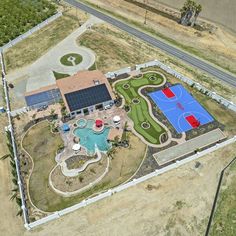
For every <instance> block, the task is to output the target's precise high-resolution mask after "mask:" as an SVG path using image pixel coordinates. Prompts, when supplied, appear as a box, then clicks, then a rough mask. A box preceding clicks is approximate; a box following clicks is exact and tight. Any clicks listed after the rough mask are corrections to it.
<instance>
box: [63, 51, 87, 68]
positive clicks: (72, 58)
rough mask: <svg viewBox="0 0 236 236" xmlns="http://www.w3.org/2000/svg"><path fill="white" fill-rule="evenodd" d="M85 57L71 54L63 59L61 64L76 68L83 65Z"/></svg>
mask: <svg viewBox="0 0 236 236" xmlns="http://www.w3.org/2000/svg"><path fill="white" fill-rule="evenodd" d="M82 60H83V57H82V56H81V55H80V54H78V53H69V54H66V55H64V56H63V57H61V59H60V62H61V64H62V65H64V66H76V65H78V64H79V63H81V62H82Z"/></svg>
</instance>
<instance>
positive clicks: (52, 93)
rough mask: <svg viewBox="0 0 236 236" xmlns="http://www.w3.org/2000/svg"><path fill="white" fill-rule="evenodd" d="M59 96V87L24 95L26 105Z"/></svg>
mask: <svg viewBox="0 0 236 236" xmlns="http://www.w3.org/2000/svg"><path fill="white" fill-rule="evenodd" d="M59 97H60V91H59V89H52V90H48V91H44V92H41V93H37V94H32V95H29V96H26V97H25V100H26V103H27V106H34V105H36V104H39V103H43V102H48V101H51V100H54V99H58V98H59Z"/></svg>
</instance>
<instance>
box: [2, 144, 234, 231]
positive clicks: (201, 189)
mask: <svg viewBox="0 0 236 236" xmlns="http://www.w3.org/2000/svg"><path fill="white" fill-rule="evenodd" d="M235 148H236V145H235V144H234V145H231V146H228V147H226V148H224V149H222V150H219V151H217V152H215V153H212V154H210V155H208V156H205V157H203V158H201V159H200V162H201V166H200V167H199V168H198V169H196V168H195V167H194V165H195V163H193V162H192V163H189V164H187V165H185V166H182V167H180V168H178V169H176V170H173V171H171V172H168V173H166V174H164V175H162V176H158V177H155V178H153V179H151V180H149V181H146V182H144V183H142V184H139V185H137V186H135V187H133V188H130V189H128V190H126V191H123V192H121V193H118V194H115V195H114V196H113V197H111V198H108V199H105V200H102V201H100V202H98V203H97V204H93V205H90V206H88V207H86V208H83V209H81V210H78V211H76V212H74V213H72V214H69V215H68V216H65V217H63V218H61V219H59V220H57V221H54V222H51V223H49V224H47V225H44V226H41V227H39V228H37V229H35V230H33V231H31V232H26V231H25V230H24V229H23V227H22V225H21V224H22V222H21V220H20V219H19V218H16V217H15V215H14V214H15V212H16V210H15V209H14V204H12V203H11V202H10V201H9V200H8V198H9V187H10V186H9V178H6V176H8V172H7V170H6V169H5V170H6V171H5V172H3V171H2V169H4V168H6V166H7V165H6V162H0V167H1V172H0V179H1V182H3V183H4V184H3V183H1V186H3V188H1V190H0V197H1V199H2V200H4V207H3V206H1V213H0V214H1V218H2V219H3V220H2V221H1V224H0V230H1V232H4V235H12V236H16V235H30V236H33V235H45V236H46V235H49V232H50V235H52V236H53V235H78V233H80V234H81V235H86V236H87V235H96V236H98V235H103V236H104V235H137V236H138V235H142V236H143V235H148V236H150V235H202V234H203V232H204V230H205V226H206V222H207V217H208V216H209V211H210V209H211V206H212V201H213V197H214V194H215V189H216V185H217V180H218V176H219V175H218V174H219V171H220V170H221V169H222V167H223V166H224V165H225V164H226V163H227V162H228V161H229V160H230V159H231V158H232V157H233V156H234V150H235ZM209 167H210V168H209ZM3 179H4V181H2V180H3ZM2 202H3V201H2Z"/></svg>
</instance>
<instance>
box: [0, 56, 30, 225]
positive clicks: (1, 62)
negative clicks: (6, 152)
mask: <svg viewBox="0 0 236 236" xmlns="http://www.w3.org/2000/svg"><path fill="white" fill-rule="evenodd" d="M0 64H1V68H2V84H3V89H4V95H5V99H6V111H7V117H8V124H9V125H8V130H9V131H10V133H11V142H12V148H13V153H14V161H15V164H16V173H17V183H18V186H19V192H20V198H21V204H22V205H21V209H22V212H23V219H24V225H25V227H26V228H27V229H29V227H28V213H27V208H26V204H25V194H24V187H23V183H22V180H21V173H20V164H19V160H18V156H17V150H16V143H15V138H14V129H13V125H12V120H11V110H10V99H9V94H8V86H7V81H6V78H5V75H6V73H5V68H4V63H3V57H2V53H0Z"/></svg>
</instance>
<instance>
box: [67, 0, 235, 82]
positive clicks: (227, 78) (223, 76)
mask: <svg viewBox="0 0 236 236" xmlns="http://www.w3.org/2000/svg"><path fill="white" fill-rule="evenodd" d="M65 2H67V3H69V4H71V5H73V6H75V7H77V8H80V9H81V10H83V11H85V12H88V13H89V14H92V15H94V16H96V17H98V18H100V19H102V20H103V21H106V22H107V23H110V24H112V25H114V26H116V27H118V28H119V29H121V30H123V31H126V32H127V33H129V34H132V35H133V36H135V37H137V38H139V39H141V40H143V41H145V42H147V43H149V44H151V45H152V46H154V47H157V48H159V49H161V50H163V51H165V52H166V53H168V54H170V55H172V56H175V57H177V58H179V59H181V60H183V61H185V62H187V63H188V64H190V65H192V66H195V67H197V68H199V69H201V70H203V71H204V72H207V73H208V74H210V75H212V76H214V77H216V78H217V79H219V80H221V81H224V82H226V83H228V84H229V85H231V86H233V87H236V76H233V75H230V74H228V73H226V72H224V71H222V70H220V69H218V68H216V67H214V66H212V65H210V64H208V63H206V62H205V61H202V60H200V59H198V58H196V57H194V56H191V55H189V54H187V53H185V52H184V51H182V50H179V49H177V48H175V47H173V46H170V45H169V44H166V43H164V42H162V41H160V40H158V39H157V38H154V37H152V36H150V35H148V34H145V33H143V32H142V31H139V30H137V29H135V28H133V27H131V26H129V25H127V24H125V23H123V22H121V21H119V20H117V19H114V18H112V17H110V16H108V15H106V14H104V13H101V12H100V11H97V10H95V9H93V8H91V7H89V6H87V5H85V4H83V3H81V2H77V1H75V0H65Z"/></svg>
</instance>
